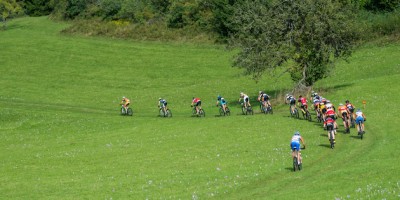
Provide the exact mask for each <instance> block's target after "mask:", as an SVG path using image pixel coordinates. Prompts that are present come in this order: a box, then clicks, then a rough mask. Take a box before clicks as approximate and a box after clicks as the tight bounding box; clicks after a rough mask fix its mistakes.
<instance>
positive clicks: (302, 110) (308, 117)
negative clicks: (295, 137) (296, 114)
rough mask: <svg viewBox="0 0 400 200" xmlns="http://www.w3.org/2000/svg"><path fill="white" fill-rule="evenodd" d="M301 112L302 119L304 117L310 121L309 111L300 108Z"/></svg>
mask: <svg viewBox="0 0 400 200" xmlns="http://www.w3.org/2000/svg"><path fill="white" fill-rule="evenodd" d="M301 112H302V113H303V119H306V120H308V121H311V113H310V112H309V111H308V109H307V110H304V109H301Z"/></svg>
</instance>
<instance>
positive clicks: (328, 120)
mask: <svg viewBox="0 0 400 200" xmlns="http://www.w3.org/2000/svg"><path fill="white" fill-rule="evenodd" d="M334 123H335V120H334V119H333V118H331V117H327V118H326V119H325V121H324V124H325V125H327V126H333V124H334Z"/></svg>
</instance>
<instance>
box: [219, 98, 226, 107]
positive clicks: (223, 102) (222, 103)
mask: <svg viewBox="0 0 400 200" xmlns="http://www.w3.org/2000/svg"><path fill="white" fill-rule="evenodd" d="M218 101H219V104H221V105H225V104H226V101H225V99H224V98H221V99H219V100H218Z"/></svg>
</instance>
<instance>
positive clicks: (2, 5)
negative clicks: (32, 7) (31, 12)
mask: <svg viewBox="0 0 400 200" xmlns="http://www.w3.org/2000/svg"><path fill="white" fill-rule="evenodd" d="M21 12H22V8H21V6H20V5H19V4H18V3H17V2H16V1H15V0H0V19H1V21H2V22H3V27H4V28H5V27H6V25H7V23H6V22H7V20H8V19H9V18H12V17H14V16H15V15H18V14H19V13H21Z"/></svg>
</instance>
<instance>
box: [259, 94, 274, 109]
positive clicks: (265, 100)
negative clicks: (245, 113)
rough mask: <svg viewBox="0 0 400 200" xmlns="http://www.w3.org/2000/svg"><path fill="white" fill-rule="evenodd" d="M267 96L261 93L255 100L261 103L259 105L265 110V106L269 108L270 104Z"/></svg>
mask: <svg viewBox="0 0 400 200" xmlns="http://www.w3.org/2000/svg"><path fill="white" fill-rule="evenodd" d="M269 98H270V97H269V95H268V94H267V93H265V92H263V91H260V92H258V98H257V100H258V101H259V102H260V103H261V105H262V106H263V107H264V108H266V107H267V105H268V106H271V102H270V101H269Z"/></svg>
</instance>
